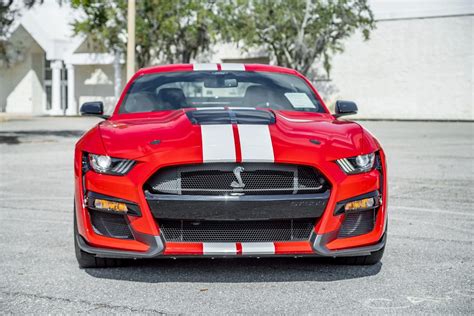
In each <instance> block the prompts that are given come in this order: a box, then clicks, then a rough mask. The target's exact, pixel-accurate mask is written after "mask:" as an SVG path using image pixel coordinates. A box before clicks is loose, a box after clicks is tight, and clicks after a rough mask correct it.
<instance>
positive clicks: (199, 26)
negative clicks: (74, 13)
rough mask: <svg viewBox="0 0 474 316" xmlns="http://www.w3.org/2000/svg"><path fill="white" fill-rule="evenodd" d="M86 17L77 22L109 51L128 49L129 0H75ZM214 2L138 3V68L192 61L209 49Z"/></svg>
mask: <svg viewBox="0 0 474 316" xmlns="http://www.w3.org/2000/svg"><path fill="white" fill-rule="evenodd" d="M72 5H73V7H75V8H78V9H81V10H83V12H84V13H85V18H84V19H81V20H77V21H75V23H74V25H73V26H74V30H75V32H76V33H80V34H85V35H87V36H89V38H90V39H91V40H92V41H93V43H95V44H96V45H98V46H99V47H102V48H103V49H105V50H106V51H112V52H117V51H118V52H121V53H124V52H125V51H126V45H127V1H126V0H114V1H103V0H72ZM213 7H214V4H213V2H207V1H202V0H186V1H184V0H180V1H169V0H141V1H137V3H136V18H135V23H136V30H135V31H136V34H135V37H136V38H135V42H136V56H137V57H136V58H137V65H138V67H144V66H147V65H149V64H150V62H152V61H153V60H155V59H157V60H159V61H164V62H168V63H176V62H183V63H188V62H190V60H191V59H193V58H195V57H196V56H197V55H198V54H199V53H202V52H205V51H207V50H208V49H209V46H210V44H211V43H212V42H213V41H214V39H215V34H216V30H215V29H214V25H215V22H216V21H217V19H218V16H217V15H216V14H214V12H213Z"/></svg>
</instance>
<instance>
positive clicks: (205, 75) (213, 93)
mask: <svg viewBox="0 0 474 316" xmlns="http://www.w3.org/2000/svg"><path fill="white" fill-rule="evenodd" d="M221 107H252V108H257V107H258V108H270V109H274V110H293V111H310V112H325V111H324V109H323V108H322V106H321V105H320V104H319V102H318V100H317V98H316V96H315V95H314V93H313V91H312V90H311V89H310V88H309V86H308V85H307V84H306V82H305V81H304V80H302V79H301V78H299V77H297V76H293V75H287V74H280V73H271V72H250V71H216V72H211V71H193V72H164V73H158V74H152V75H144V76H142V77H139V78H137V79H136V80H135V81H134V82H133V84H132V86H131V87H130V89H129V90H128V91H127V94H126V96H125V98H124V101H123V102H122V104H121V106H120V110H119V112H120V113H138V112H154V111H163V110H176V109H182V108H221Z"/></svg>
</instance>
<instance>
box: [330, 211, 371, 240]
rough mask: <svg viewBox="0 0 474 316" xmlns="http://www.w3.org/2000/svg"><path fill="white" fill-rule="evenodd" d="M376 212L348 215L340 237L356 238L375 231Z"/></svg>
mask: <svg viewBox="0 0 474 316" xmlns="http://www.w3.org/2000/svg"><path fill="white" fill-rule="evenodd" d="M375 212H376V210H368V211H362V212H353V213H347V214H346V217H345V219H344V223H343V224H342V227H341V229H340V230H339V234H338V237H339V238H344V237H354V236H359V235H363V234H367V233H369V232H371V231H372V230H373V229H374V224H375Z"/></svg>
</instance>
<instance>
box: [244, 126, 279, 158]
mask: <svg viewBox="0 0 474 316" xmlns="http://www.w3.org/2000/svg"><path fill="white" fill-rule="evenodd" d="M238 128H239V137H240V150H241V152H242V161H243V162H274V161H275V157H274V155H273V145H272V139H271V137H270V129H269V127H268V125H238Z"/></svg>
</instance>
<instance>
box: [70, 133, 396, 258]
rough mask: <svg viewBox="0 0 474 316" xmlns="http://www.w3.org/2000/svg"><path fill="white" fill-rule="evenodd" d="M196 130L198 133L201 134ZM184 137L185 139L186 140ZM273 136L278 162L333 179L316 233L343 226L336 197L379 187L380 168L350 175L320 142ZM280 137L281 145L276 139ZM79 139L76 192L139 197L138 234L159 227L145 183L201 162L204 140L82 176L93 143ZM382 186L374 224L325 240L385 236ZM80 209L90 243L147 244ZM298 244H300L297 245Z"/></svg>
mask: <svg viewBox="0 0 474 316" xmlns="http://www.w3.org/2000/svg"><path fill="white" fill-rule="evenodd" d="M277 134H278V133H275V135H277ZM194 136H196V135H194ZM197 136H199V137H200V135H197ZM191 137H193V136H191ZM199 137H198V138H199ZM272 137H273V136H272ZM182 141H184V143H186V140H182ZM273 141H274V146H275V147H278V149H275V155H274V162H276V163H289V164H302V165H308V166H312V167H315V168H317V169H318V170H319V171H320V172H321V173H323V175H324V176H325V177H326V178H327V179H328V180H329V181H330V182H331V186H332V189H331V195H330V198H329V201H328V203H327V206H326V209H325V211H324V214H323V216H322V217H321V218H320V219H319V220H318V222H317V223H315V224H316V225H315V231H314V234H316V235H318V236H319V235H330V236H333V235H334V232H337V230H338V229H339V228H340V226H341V223H342V221H343V216H344V215H334V214H333V213H334V212H333V211H334V208H335V205H336V203H337V202H338V201H341V200H345V199H348V198H351V197H353V196H356V195H360V194H363V193H368V192H372V191H375V190H379V189H380V185H381V183H380V177H379V173H378V171H376V170H373V171H371V172H368V173H364V174H359V175H346V174H345V173H344V172H343V171H342V170H341V169H340V168H339V166H338V165H337V164H336V163H335V162H334V160H332V158H333V157H331V155H325V154H318V150H317V148H316V147H317V146H316V147H314V148H310V147H308V146H313V144H311V143H310V142H309V140H306V142H307V144H306V142H305V144H303V143H301V146H299V147H298V146H295V147H293V150H292V148H291V146H289V145H285V144H284V140H282V139H281V137H280V138H278V139H273ZM293 141H294V140H293ZM279 142H280V145H278V143H279ZM302 142H303V141H302ZM191 144H194V145H191ZM308 144H309V145H308ZM78 145H79V146H78V149H76V166H75V167H76V168H75V170H76V177H75V179H76V196H77V197H83V196H84V191H83V185H84V187H85V188H86V189H87V190H90V191H93V192H96V193H99V194H104V195H109V196H110V195H112V196H114V197H117V198H121V199H124V200H128V201H131V202H135V203H137V204H138V205H140V208H141V210H142V216H141V217H135V216H129V217H128V218H129V222H130V224H131V228H132V230H133V231H135V232H137V234H145V235H151V236H159V229H158V227H157V225H156V224H155V220H154V218H153V215H152V213H151V211H150V209H149V207H148V203H147V200H146V197H145V194H144V192H143V184H144V183H145V182H146V181H147V180H148V179H149V178H150V177H151V176H152V175H153V174H154V173H155V172H156V171H157V170H159V169H160V168H163V167H167V166H172V165H180V164H200V163H203V155H202V150H201V148H200V146H201V142H198V143H197V145H196V143H195V142H191V141H190V142H189V146H180V147H179V148H176V147H175V146H174V145H170V144H167V143H166V142H164V143H162V144H160V146H162V147H161V148H160V150H159V151H157V152H155V153H153V154H150V155H146V156H143V157H141V158H139V159H137V164H136V165H135V167H134V168H133V169H132V170H131V171H130V172H129V173H128V174H127V175H126V176H121V177H120V176H110V175H103V174H97V173H95V172H92V171H89V172H87V173H86V174H85V176H84V177H82V173H81V168H80V166H79V165H78V162H80V161H81V153H82V148H81V147H82V146H83V148H84V149H85V148H91V147H90V145H86V144H83V143H79V144H78ZM293 145H294V144H293ZM323 145H324V144H323ZM301 147H303V148H301ZM80 148H81V149H80ZM365 150H367V151H368V152H369V151H375V150H379V148H365ZM379 152H380V154H381V159H382V164H383V166H385V156H384V154H383V151H381V150H379ZM328 158H331V159H328ZM233 162H235V161H233ZM385 170H386V168H385V167H384V168H383V172H384V176H385V179H386V171H385ZM83 181H84V182H83ZM383 192H384V199H383V204H382V206H381V208H380V210H379V212H378V215H377V222H376V226H375V229H374V230H373V231H372V232H371V233H369V234H365V235H362V236H358V237H352V238H344V239H337V238H332V239H331V240H327V245H326V247H327V249H329V250H331V251H332V250H340V249H346V248H353V247H361V246H365V245H371V244H374V243H377V242H378V241H379V240H380V239H381V238H382V235H383V233H384V231H385V223H386V200H387V199H386V192H387V188H386V181H384V189H383ZM76 209H78V210H80V211H79V212H78V215H77V216H78V221H79V223H80V224H81V223H82V225H79V228H80V230H79V232H80V234H81V235H82V236H83V237H84V238H85V240H86V241H87V243H88V244H90V245H91V246H94V247H101V248H112V249H121V250H127V251H136V252H146V251H147V250H148V248H149V245H148V244H146V243H145V242H140V241H137V240H118V239H115V238H109V237H104V236H101V235H98V234H96V233H95V232H94V231H93V229H92V227H91V224H90V220H89V219H88V212H87V211H86V209H85V208H84V204H83V202H82V199H81V198H78V199H76ZM280 244H281V245H280V248H279V249H280V251H282V250H281V249H286V251H287V252H285V251H283V252H282V253H283V254H284V253H301V254H310V253H313V252H311V251H309V250H308V249H311V248H308V247H309V245H310V243H309V241H308V242H307V243H306V242H303V243H301V242H298V243H297V244H294V247H296V248H294V247H293V248H292V246H291V243H280ZM188 246H189V247H190V248H189V249H187V250H183V251H184V252H183V253H182V254H183V255H185V254H189V252H191V254H192V252H193V249H194V248H193V246H192V245H191V244H189V245H188ZM199 247H200V246H199V245H195V248H196V249H194V250H196V251H197V248H199ZM298 247H299V248H298ZM176 249H178V250H176ZM179 249H183V245H179V244H176V243H169V244H168V245H167V249H165V251H164V254H170V255H179V254H180V252H179ZM292 249H293V250H292ZM297 249H299V250H298V251H297ZM197 252H198V251H197ZM313 254H315V253H313Z"/></svg>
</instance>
